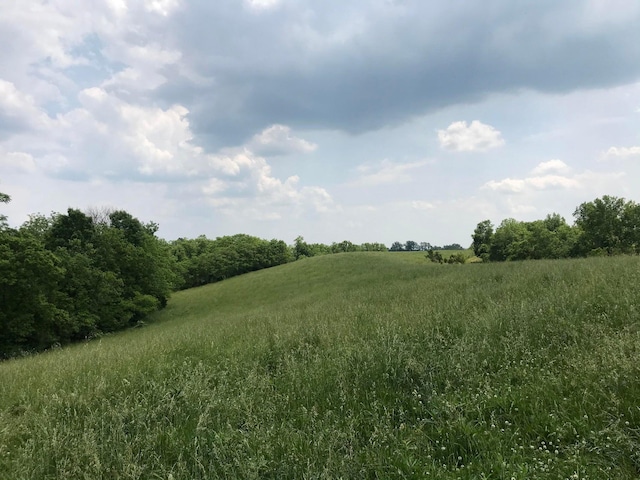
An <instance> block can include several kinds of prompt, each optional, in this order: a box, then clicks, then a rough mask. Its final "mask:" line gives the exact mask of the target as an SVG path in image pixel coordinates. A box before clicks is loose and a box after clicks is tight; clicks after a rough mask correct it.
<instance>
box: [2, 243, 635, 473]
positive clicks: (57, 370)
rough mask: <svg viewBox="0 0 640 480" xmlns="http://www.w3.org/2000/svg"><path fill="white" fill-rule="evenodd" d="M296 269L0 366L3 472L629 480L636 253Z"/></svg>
mask: <svg viewBox="0 0 640 480" xmlns="http://www.w3.org/2000/svg"><path fill="white" fill-rule="evenodd" d="M401 257H402V256H401V255H398V254H387V253H357V254H340V255H332V256H325V257H316V258H311V259H305V260H301V261H298V262H295V263H293V264H289V265H284V266H281V267H276V268H273V269H269V270H265V271H260V272H255V273H252V274H248V275H244V276H242V277H238V278H233V279H231V280H229V281H225V282H221V283H219V284H214V285H209V286H206V287H202V288H197V289H192V290H187V291H183V292H180V293H178V294H176V295H175V296H174V297H173V298H172V299H171V301H170V303H169V306H168V308H167V309H166V310H165V311H163V312H160V313H159V314H158V315H157V316H156V317H155V318H154V319H153V323H150V324H149V325H147V326H146V327H144V328H140V329H136V330H134V331H130V332H125V333H121V334H117V335H113V336H108V337H104V338H102V339H100V340H97V341H94V342H90V343H87V344H84V345H80V346H76V347H72V348H68V349H62V350H57V351H52V352H49V353H46V354H43V355H39V356H34V357H32V358H25V359H19V360H13V361H9V362H5V363H2V364H0V385H1V391H0V478H7V479H29V478H105V479H106V478H127V479H133V478H137V479H149V478H163V479H169V478H173V479H175V480H177V479H198V478H201V479H205V478H206V479H208V478H340V477H342V478H442V479H449V478H451V479H457V478H492V479H493V478H497V479H502V478H504V479H511V478H516V479H525V478H526V479H530V478H549V479H558V478H568V479H576V478H583V479H586V478H591V479H601V478H620V479H625V478H628V479H632V478H638V477H639V476H640V313H639V309H640V293H639V290H638V285H640V259H639V258H638V257H621V258H605V259H602V258H598V259H589V260H565V261H538V262H522V263H504V264H491V265H485V264H480V265H435V264H427V263H425V264H419V263H412V262H407V261H405V260H404V259H401Z"/></svg>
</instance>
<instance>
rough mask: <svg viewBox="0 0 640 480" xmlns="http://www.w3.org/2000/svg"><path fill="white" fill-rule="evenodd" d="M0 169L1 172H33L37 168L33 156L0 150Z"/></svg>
mask: <svg viewBox="0 0 640 480" xmlns="http://www.w3.org/2000/svg"><path fill="white" fill-rule="evenodd" d="M0 169H1V170H2V171H3V172H19V173H33V172H35V171H36V170H37V167H36V163H35V161H34V160H33V157H32V156H31V155H29V154H28V153H24V152H7V153H2V152H0Z"/></svg>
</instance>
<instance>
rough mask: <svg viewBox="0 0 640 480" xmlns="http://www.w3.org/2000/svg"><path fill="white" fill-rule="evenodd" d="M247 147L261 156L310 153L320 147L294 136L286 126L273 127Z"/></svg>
mask: <svg viewBox="0 0 640 480" xmlns="http://www.w3.org/2000/svg"><path fill="white" fill-rule="evenodd" d="M247 147H248V148H249V149H251V150H252V151H253V152H255V153H257V154H260V155H287V154H295V153H310V152H313V151H314V150H316V149H317V148H318V145H316V144H315V143H312V142H308V141H307V140H304V139H302V138H298V137H296V136H294V135H293V134H292V132H291V128H290V127H288V126H286V125H278V124H275V125H271V126H270V127H268V128H265V129H264V130H263V131H262V132H260V133H259V134H257V135H254V137H253V138H252V139H251V141H250V142H249V143H248V145H247Z"/></svg>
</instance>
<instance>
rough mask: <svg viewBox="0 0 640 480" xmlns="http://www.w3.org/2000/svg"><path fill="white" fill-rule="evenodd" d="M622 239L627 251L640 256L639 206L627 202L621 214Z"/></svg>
mask: <svg viewBox="0 0 640 480" xmlns="http://www.w3.org/2000/svg"><path fill="white" fill-rule="evenodd" d="M622 227H623V231H622V234H623V238H624V242H625V244H626V245H627V246H628V248H629V250H631V251H633V252H634V253H637V254H640V204H638V203H635V202H627V204H626V205H625V207H624V211H623V212H622Z"/></svg>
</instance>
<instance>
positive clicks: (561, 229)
mask: <svg viewBox="0 0 640 480" xmlns="http://www.w3.org/2000/svg"><path fill="white" fill-rule="evenodd" d="M574 217H575V224H574V225H569V224H568V223H567V222H566V221H565V219H564V218H563V217H561V216H560V215H558V214H555V213H554V214H552V215H547V217H546V218H545V219H544V220H535V221H533V222H519V221H517V220H515V219H513V218H507V219H505V220H503V221H502V222H501V223H500V225H499V226H498V228H496V229H495V231H494V226H493V224H492V223H491V222H490V221H489V220H484V221H482V222H480V223H479V224H478V225H477V227H476V229H475V231H474V233H473V235H472V238H473V245H472V247H473V251H474V253H475V255H476V256H478V257H480V258H482V259H483V260H484V261H504V260H530V259H541V258H549V259H553V258H569V257H586V256H599V255H617V254H638V253H640V205H639V204H637V203H635V202H633V201H625V200H624V199H623V198H616V197H611V196H607V195H605V196H604V197H602V198H597V199H595V200H593V201H592V202H585V203H582V204H581V205H580V206H579V207H578V208H576V210H575V212H574Z"/></svg>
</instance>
